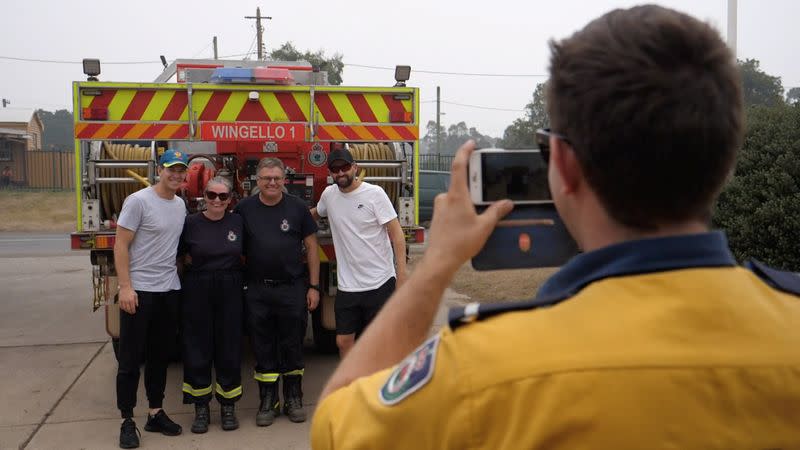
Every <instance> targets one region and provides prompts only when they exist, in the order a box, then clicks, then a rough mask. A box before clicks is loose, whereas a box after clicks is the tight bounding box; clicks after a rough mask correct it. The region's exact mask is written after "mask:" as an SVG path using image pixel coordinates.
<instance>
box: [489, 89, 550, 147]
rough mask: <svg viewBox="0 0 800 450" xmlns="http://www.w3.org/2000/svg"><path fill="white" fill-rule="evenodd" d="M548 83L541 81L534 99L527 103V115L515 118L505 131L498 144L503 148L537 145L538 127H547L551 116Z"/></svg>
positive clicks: (534, 92) (534, 93)
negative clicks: (546, 97) (547, 91)
mask: <svg viewBox="0 0 800 450" xmlns="http://www.w3.org/2000/svg"><path fill="white" fill-rule="evenodd" d="M546 89H547V83H546V82H545V83H539V84H538V85H536V90H535V91H533V99H532V100H531V101H530V103H528V104H527V105H525V117H521V118H519V119H516V120H514V122H513V123H512V124H511V125H509V126H508V127H507V128H506V130H505V132H504V133H503V139H501V140H500V142H499V143H498V145H499V146H500V147H503V148H531V147H535V146H536V144H535V142H536V141H535V136H534V134H535V132H536V130H537V129H538V128H547V127H548V126H549V125H550V118H549V117H548V116H547V103H546V101H545V90H546Z"/></svg>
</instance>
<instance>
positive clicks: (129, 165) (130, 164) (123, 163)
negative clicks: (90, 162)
mask: <svg viewBox="0 0 800 450" xmlns="http://www.w3.org/2000/svg"><path fill="white" fill-rule="evenodd" d="M94 166H95V167H110V168H116V169H127V168H134V167H149V166H150V163H149V162H148V161H136V162H133V161H131V162H128V161H114V162H99V161H97V162H94Z"/></svg>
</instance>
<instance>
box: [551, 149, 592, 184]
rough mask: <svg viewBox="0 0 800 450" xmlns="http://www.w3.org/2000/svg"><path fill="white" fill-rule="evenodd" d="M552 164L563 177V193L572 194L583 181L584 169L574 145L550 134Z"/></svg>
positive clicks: (561, 177) (560, 176)
mask: <svg viewBox="0 0 800 450" xmlns="http://www.w3.org/2000/svg"><path fill="white" fill-rule="evenodd" d="M550 165H552V166H553V168H554V169H555V171H556V172H557V173H558V176H559V178H560V179H561V190H562V194H572V193H574V192H575V191H577V190H578V187H579V186H580V185H581V183H583V179H584V178H583V169H582V168H581V165H580V162H579V161H578V156H577V155H576V154H575V150H574V149H573V148H572V146H571V145H570V144H569V143H567V142H566V141H564V140H563V139H559V138H558V137H556V136H550Z"/></svg>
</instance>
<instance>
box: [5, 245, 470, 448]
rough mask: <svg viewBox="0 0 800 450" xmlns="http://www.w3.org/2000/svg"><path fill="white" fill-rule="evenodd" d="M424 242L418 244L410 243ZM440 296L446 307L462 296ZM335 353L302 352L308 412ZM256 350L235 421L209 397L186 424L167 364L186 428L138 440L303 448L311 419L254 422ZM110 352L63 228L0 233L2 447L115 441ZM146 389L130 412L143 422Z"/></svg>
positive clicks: (188, 411)
mask: <svg viewBox="0 0 800 450" xmlns="http://www.w3.org/2000/svg"><path fill="white" fill-rule="evenodd" d="M418 251H422V248H421V246H414V247H413V248H412V252H418ZM459 297H463V296H459V295H458V294H455V293H453V292H450V291H449V290H448V293H447V294H446V296H445V300H444V303H443V308H442V309H441V310H440V311H439V314H438V315H437V319H436V325H435V328H436V327H438V326H441V324H442V323H444V320H445V318H446V307H447V306H450V305H454V304H455V303H454V302H456V303H457V302H459V301H462V300H463V298H462V299H459ZM337 362H338V356H336V355H320V354H317V353H315V352H313V351H311V350H310V349H309V350H308V351H307V353H306V376H305V379H304V392H305V397H304V404H305V406H306V409H307V411H308V415H309V417H311V415H312V414H313V411H314V408H315V406H316V401H317V397H318V396H319V392H320V391H321V390H322V386H323V384H324V382H325V380H327V378H328V376H329V375H330V373H331V372H332V371H333V369H334V368H335V366H336V364H337ZM252 367H253V358H252V352H250V351H249V348H247V347H246V348H245V360H244V361H243V364H242V381H243V391H244V394H243V398H242V400H241V401H240V402H239V403H238V406H237V412H238V416H239V421H240V424H241V427H240V429H239V430H236V431H231V432H224V431H222V430H221V429H220V428H219V419H218V418H219V412H218V411H219V410H218V406H217V405H216V404H215V403H212V425H211V429H210V431H209V432H208V433H206V434H204V435H195V434H192V433H191V432H189V427H190V424H191V421H192V418H193V415H194V413H193V409H192V407H191V406H190V405H183V404H181V392H180V389H181V381H182V368H181V365H180V364H177V363H176V364H173V365H172V366H171V367H170V369H169V374H168V380H167V392H166V399H165V404H164V406H165V409H166V410H167V412H168V413H170V415H171V417H172V418H173V419H174V420H176V421H177V422H178V423H180V424H181V425H182V426H183V428H184V434H183V435H181V436H177V437H166V436H162V435H160V434H153V433H147V432H144V431H142V433H143V436H142V448H167V449H189V448H192V449H214V450H219V449H229V448H236V449H249V448H259V449H308V448H309V442H308V433H309V425H310V422H306V423H303V424H293V423H291V422H289V420H288V419H286V418H285V417H283V416H281V417H279V418H278V420H277V421H276V422H275V423H274V424H273V425H272V426H269V427H265V428H259V427H257V426H256V425H255V413H256V410H257V407H258V398H257V390H258V388H257V386H256V384H255V382H254V381H253V380H252ZM115 376H116V360H115V359H114V354H113V350H112V348H111V345H110V342H109V338H108V336H107V334H106V332H105V322H104V315H103V310H102V309H101V310H98V311H97V312H92V308H91V266H90V264H89V256H88V252H86V251H78V252H75V251H72V250H70V249H69V236H68V234H66V233H48V234H42V233H36V234H34V233H0V379H2V380H3V383H2V384H0V398H2V399H3V400H4V408H0V449H15V448H26V449H110V448H117V442H118V438H119V423H120V419H119V412H118V410H117V409H116V401H115V392H116V390H115ZM146 404H147V403H146V399H145V396H144V389H143V387H140V389H139V399H138V405H139V407H137V409H136V410H135V412H134V413H135V415H136V419H137V424H138V425H139V428H140V430H141V429H143V427H144V415H145V408H144V407H143V406H142V405H146Z"/></svg>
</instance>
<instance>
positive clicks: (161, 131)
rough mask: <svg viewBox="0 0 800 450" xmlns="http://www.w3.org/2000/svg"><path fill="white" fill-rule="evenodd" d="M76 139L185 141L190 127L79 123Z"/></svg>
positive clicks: (152, 124) (185, 125)
mask: <svg viewBox="0 0 800 450" xmlns="http://www.w3.org/2000/svg"><path fill="white" fill-rule="evenodd" d="M75 138H76V139H98V140H99V139H114V140H185V139H189V125H187V124H180V123H177V124H176V123H171V124H170V123H116V124H115V123H103V122H78V123H77V124H75Z"/></svg>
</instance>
